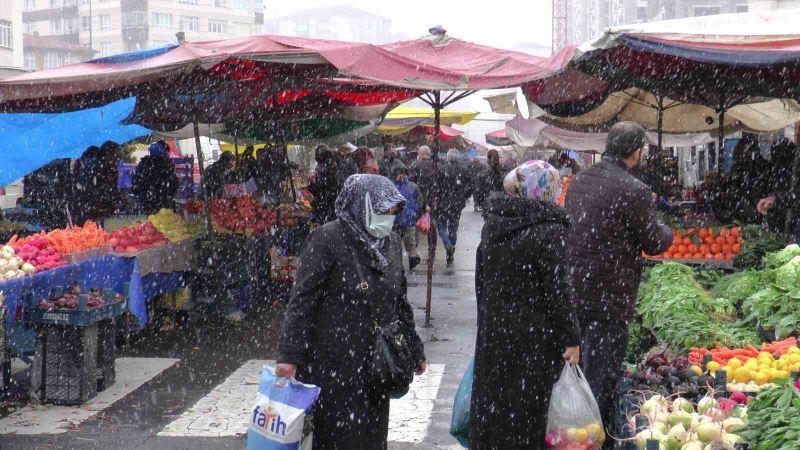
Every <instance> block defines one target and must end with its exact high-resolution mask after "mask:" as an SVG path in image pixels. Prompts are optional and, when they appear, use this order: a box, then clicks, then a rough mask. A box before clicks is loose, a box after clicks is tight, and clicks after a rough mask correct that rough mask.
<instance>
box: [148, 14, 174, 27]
mask: <svg viewBox="0 0 800 450" xmlns="http://www.w3.org/2000/svg"><path fill="white" fill-rule="evenodd" d="M152 19H153V20H152V25H153V27H155V28H172V14H164V13H157V12H154V13H153V14H152Z"/></svg>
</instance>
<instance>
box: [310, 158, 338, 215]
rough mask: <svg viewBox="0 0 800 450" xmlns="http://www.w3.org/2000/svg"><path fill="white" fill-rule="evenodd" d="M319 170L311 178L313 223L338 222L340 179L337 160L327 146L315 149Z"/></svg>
mask: <svg viewBox="0 0 800 450" xmlns="http://www.w3.org/2000/svg"><path fill="white" fill-rule="evenodd" d="M314 159H315V160H316V161H317V168H316V169H315V170H314V174H313V175H312V176H311V182H310V183H309V184H308V190H309V192H311V195H313V196H314V200H313V201H312V202H311V207H312V209H313V211H312V213H311V221H312V222H314V223H317V224H323V223H328V222H330V221H332V220H336V197H338V196H339V189H341V185H339V179H338V178H337V177H336V159H335V158H334V157H333V151H331V149H329V148H328V147H327V146H326V145H320V146H317V148H316V149H314Z"/></svg>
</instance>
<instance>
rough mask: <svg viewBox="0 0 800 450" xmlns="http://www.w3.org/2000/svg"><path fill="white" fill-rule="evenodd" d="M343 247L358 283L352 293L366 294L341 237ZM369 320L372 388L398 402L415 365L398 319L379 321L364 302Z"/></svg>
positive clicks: (361, 274) (355, 259)
mask: <svg viewBox="0 0 800 450" xmlns="http://www.w3.org/2000/svg"><path fill="white" fill-rule="evenodd" d="M344 239H345V245H347V247H348V248H349V250H350V254H351V255H352V256H353V262H354V263H355V266H356V272H357V273H358V279H359V283H358V286H356V290H357V291H359V292H362V293H367V292H368V291H369V289H370V287H369V283H367V281H366V279H365V278H364V272H363V270H362V269H361V263H359V260H358V256H357V255H356V251H355V249H353V247H352V246H351V245H350V243H349V242H348V241H347V237H344ZM366 302H367V306H368V307H369V311H370V315H371V316H372V322H373V323H372V325H373V327H374V328H373V332H374V343H373V346H372V358H371V359H372V360H371V364H370V377H371V378H372V386H373V387H374V388H375V390H376V391H377V392H378V393H381V394H385V395H388V396H389V397H390V398H400V397H402V396H404V395H405V394H406V393H407V392H408V386H409V385H410V384H411V382H412V381H414V370H415V369H416V364H415V362H414V355H413V354H412V352H411V346H410V345H409V344H408V339H406V336H405V334H404V333H403V326H402V323H401V322H400V320H399V319H395V320H393V321H392V322H390V323H388V324H382V323H380V321H379V318H378V315H377V311H376V310H375V305H374V304H373V301H372V300H371V299H369V298H367V299H366Z"/></svg>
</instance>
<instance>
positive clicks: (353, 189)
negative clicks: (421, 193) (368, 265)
mask: <svg viewBox="0 0 800 450" xmlns="http://www.w3.org/2000/svg"><path fill="white" fill-rule="evenodd" d="M405 202H406V199H405V198H404V197H403V196H402V195H400V191H398V190H397V188H396V187H395V185H394V183H392V182H391V181H390V180H389V179H388V178H386V177H383V176H380V175H370V174H356V175H350V176H349V177H347V180H345V182H344V186H343V187H342V191H341V192H340V193H339V197H338V198H337V199H336V217H338V218H339V220H341V221H342V222H344V223H345V224H347V227H348V228H349V229H350V231H351V232H352V233H353V235H354V236H355V237H356V239H358V240H359V241H360V242H362V243H363V244H364V245H366V247H367V253H368V254H369V255H370V256H371V257H372V258H373V260H374V262H375V263H376V264H377V266H378V268H379V269H381V270H385V269H386V267H387V266H388V263H387V262H386V257H385V256H384V255H383V253H382V252H381V250H382V249H383V246H384V244H385V243H386V238H383V239H380V238H376V237H374V236H372V235H371V234H369V233H368V232H367V224H368V223H369V221H370V220H371V218H372V214H376V213H380V212H383V211H388V210H390V209H392V208H394V207H395V206H397V205H399V204H401V203H405ZM368 206H369V207H368Z"/></svg>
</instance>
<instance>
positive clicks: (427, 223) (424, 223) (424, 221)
mask: <svg viewBox="0 0 800 450" xmlns="http://www.w3.org/2000/svg"><path fill="white" fill-rule="evenodd" d="M417 229H418V230H419V231H420V233H429V232H430V231H431V213H430V212H426V213H425V215H424V216H422V217H420V218H419V220H418V221H417Z"/></svg>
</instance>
